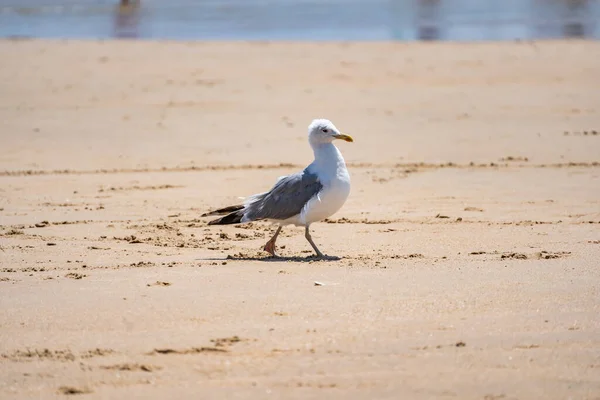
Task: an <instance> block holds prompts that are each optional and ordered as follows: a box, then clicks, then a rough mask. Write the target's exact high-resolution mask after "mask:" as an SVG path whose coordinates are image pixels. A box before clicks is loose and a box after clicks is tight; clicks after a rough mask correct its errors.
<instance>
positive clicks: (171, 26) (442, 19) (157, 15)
mask: <svg viewBox="0 0 600 400" xmlns="http://www.w3.org/2000/svg"><path fill="white" fill-rule="evenodd" d="M118 2H119V0H112V1H111V0H97V1H93V0H79V1H76V0H70V1H69V0H62V1H51V0H21V1H18V0H13V1H10V0H0V37H45V38H96V39H100V38H138V39H185V40H194V39H196V40H208V39H211V40H215V39H217V40H226V39H229V40H402V41H413V40H454V41H472V40H515V39H523V40H527V39H550V38H593V39H599V38H600V0H362V1H360V0H321V1H319V0H279V1H259V0H224V1H216V0H196V1H193V0H171V1H166V0H141V1H140V2H139V3H138V4H136V3H135V2H134V1H133V0H131V3H130V4H129V5H126V6H122V5H119V4H118Z"/></svg>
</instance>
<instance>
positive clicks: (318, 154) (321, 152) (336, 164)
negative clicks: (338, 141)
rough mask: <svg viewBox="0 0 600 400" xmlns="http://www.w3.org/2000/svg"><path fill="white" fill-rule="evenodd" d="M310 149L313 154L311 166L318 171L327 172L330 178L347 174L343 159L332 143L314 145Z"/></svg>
mask: <svg viewBox="0 0 600 400" xmlns="http://www.w3.org/2000/svg"><path fill="white" fill-rule="evenodd" d="M312 148H313V152H314V154H315V161H314V162H313V164H314V165H315V166H316V167H318V168H319V169H320V170H322V171H329V172H330V173H329V174H328V175H330V176H332V177H333V176H336V175H339V174H340V173H342V174H347V170H346V162H345V161H344V157H343V156H342V153H341V152H340V151H339V150H338V148H337V147H335V145H334V144H333V143H319V144H314V145H313V146H312Z"/></svg>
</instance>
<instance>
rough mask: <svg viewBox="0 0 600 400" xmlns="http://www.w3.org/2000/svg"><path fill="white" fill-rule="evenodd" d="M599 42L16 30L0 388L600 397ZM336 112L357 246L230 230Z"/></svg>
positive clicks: (4, 46) (345, 235) (333, 239)
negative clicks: (270, 38)
mask: <svg viewBox="0 0 600 400" xmlns="http://www.w3.org/2000/svg"><path fill="white" fill-rule="evenodd" d="M599 55H600V43H599V42H592V41H590V42H588V41H548V42H511V43H508V42H507V43H409V44H403V43H354V42H344V43H286V42H279V43H269V42H257V43H246V42H214V43H201V42H189V43H184V42H168V41H164V42H152V41H142V42H133V41H131V42H129V41H77V40H62V41H52V40H3V41H0V139H1V146H0V247H1V248H2V250H0V305H1V308H2V314H1V316H0V398H3V399H40V398H43V399H51V398H64V397H65V396H75V397H76V398H89V399H124V398H144V399H164V398H173V399H183V398H190V399H191V398H206V399H225V398H226V399H250V398H285V399H312V398H314V399H323V398H344V399H375V398H377V399H399V398H404V399H431V398H456V399H486V400H491V399H503V400H505V399H567V398H572V399H600V268H599V267H600V261H599V260H600V96H599V93H600V77H599V75H598V71H600V57H599ZM313 118H328V119H331V120H332V121H333V122H334V123H335V124H336V125H337V127H338V128H340V129H341V130H342V131H343V132H345V133H348V134H350V135H352V136H353V137H354V139H355V142H354V143H345V142H342V143H339V144H338V147H339V148H340V150H341V151H342V153H343V154H344V157H345V159H346V162H347V164H348V168H349V171H350V174H351V177H352V192H351V195H350V198H349V199H348V201H347V203H346V205H345V206H344V207H343V208H342V209H341V210H340V211H339V212H338V213H337V214H336V215H334V216H333V217H331V218H330V219H328V220H327V221H325V222H323V223H318V224H314V225H313V226H312V232H313V238H314V239H315V241H316V242H317V243H318V244H319V247H320V248H321V250H322V251H323V252H324V253H326V254H329V255H333V256H338V257H340V260H337V261H315V260H314V259H312V258H311V255H312V251H311V248H310V246H309V244H308V243H307V241H306V240H305V239H304V237H303V231H302V229H301V228H291V227H290V228H286V229H284V230H283V233H282V235H281V237H280V239H279V242H278V244H279V245H280V246H281V247H280V252H281V254H282V256H283V258H282V259H271V258H269V257H267V256H268V254H267V253H265V252H264V251H262V250H261V248H262V246H263V245H264V244H265V242H266V241H267V240H268V238H269V236H270V235H271V234H272V232H274V228H273V227H272V226H270V225H268V224H266V223H252V224H249V225H245V226H226V227H215V226H210V227H209V226H207V222H208V220H209V219H208V218H201V214H202V213H204V212H206V211H210V210H213V209H215V208H217V207H221V206H226V205H230V204H234V203H236V202H238V201H239V197H244V196H248V195H250V194H253V193H257V192H261V191H265V190H268V189H269V188H270V187H271V186H272V184H273V183H274V182H275V180H276V179H277V178H278V177H280V176H282V175H285V174H288V173H291V172H295V171H297V170H298V169H301V168H303V167H304V166H305V165H307V164H308V163H310V162H311V161H312V152H311V149H310V147H309V146H308V143H307V132H306V130H307V126H308V124H309V123H310V121H311V120H312V119H313Z"/></svg>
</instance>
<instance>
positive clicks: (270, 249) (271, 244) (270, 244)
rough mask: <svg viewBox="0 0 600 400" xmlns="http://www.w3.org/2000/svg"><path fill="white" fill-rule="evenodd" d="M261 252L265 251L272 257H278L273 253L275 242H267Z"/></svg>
mask: <svg viewBox="0 0 600 400" xmlns="http://www.w3.org/2000/svg"><path fill="white" fill-rule="evenodd" d="M263 250H264V251H266V252H267V253H269V254H270V255H271V256H273V257H279V254H277V252H276V251H275V242H274V241H271V240H269V241H268V242H267V244H265V247H263Z"/></svg>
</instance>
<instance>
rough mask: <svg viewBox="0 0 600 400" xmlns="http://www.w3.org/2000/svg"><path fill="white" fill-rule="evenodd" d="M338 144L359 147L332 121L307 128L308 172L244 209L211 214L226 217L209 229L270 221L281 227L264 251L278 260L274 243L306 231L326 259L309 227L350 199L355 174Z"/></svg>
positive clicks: (257, 197) (256, 198) (288, 179)
mask: <svg viewBox="0 0 600 400" xmlns="http://www.w3.org/2000/svg"><path fill="white" fill-rule="evenodd" d="M336 139H340V140H344V141H346V142H354V139H352V137H351V136H348V135H345V134H342V133H340V131H339V130H338V129H337V128H336V127H335V125H334V124H333V123H332V122H331V121H329V120H327V119H315V120H313V121H312V122H311V124H310V125H309V126H308V143H309V144H310V146H311V147H312V149H313V152H314V155H315V159H314V161H313V162H312V163H311V164H310V165H309V166H308V167H306V168H304V170H302V171H300V172H296V173H294V174H291V175H287V176H282V177H280V178H279V179H277V181H276V182H275V184H274V185H273V187H272V188H271V189H270V190H269V191H268V192H264V193H258V194H255V195H252V196H249V197H247V198H246V199H245V201H244V202H243V203H242V204H237V205H233V206H229V207H225V208H221V209H218V210H215V211H212V212H209V213H206V214H203V215H202V216H203V217H206V216H212V215H224V216H223V217H220V218H217V219H214V220H212V221H210V222H209V223H208V225H229V224H243V223H247V222H252V221H260V220H266V221H270V222H271V223H274V224H277V225H279V227H278V228H277V230H276V231H275V234H274V235H273V237H272V238H271V239H270V240H269V241H268V242H267V243H266V244H265V246H264V247H263V250H265V251H266V252H268V253H269V254H271V256H272V257H279V255H278V254H277V252H276V247H275V242H276V241H277V237H278V236H279V233H280V232H281V229H282V228H283V227H284V226H287V225H295V226H304V237H305V238H306V240H308V243H310V245H311V246H312V248H313V250H314V251H315V253H316V254H317V257H318V258H325V256H324V255H323V253H321V251H320V250H319V248H318V247H317V245H316V244H315V242H314V241H313V240H312V237H311V236H310V230H309V228H310V225H311V224H312V223H313V222H317V221H321V220H323V219H325V218H328V217H330V216H332V215H333V214H335V213H336V212H337V211H338V210H339V209H340V208H342V206H343V205H344V203H345V202H346V199H347V198H348V196H349V195H350V174H349V173H348V169H347V168H346V162H345V161H344V157H343V156H342V153H341V152H340V151H339V149H338V148H337V147H336V146H335V145H334V144H333V141H334V140H336Z"/></svg>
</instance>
